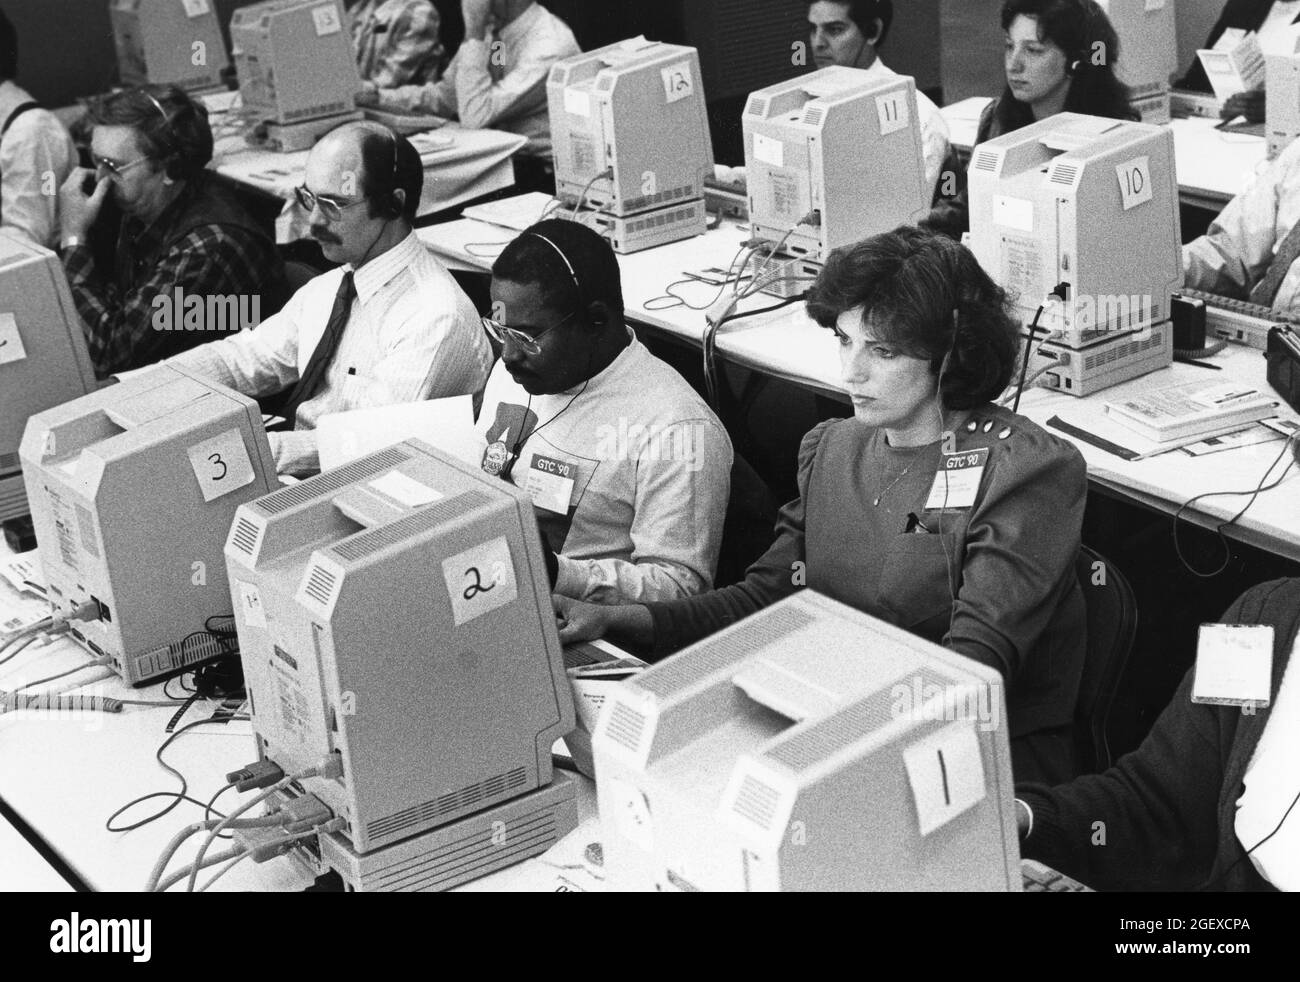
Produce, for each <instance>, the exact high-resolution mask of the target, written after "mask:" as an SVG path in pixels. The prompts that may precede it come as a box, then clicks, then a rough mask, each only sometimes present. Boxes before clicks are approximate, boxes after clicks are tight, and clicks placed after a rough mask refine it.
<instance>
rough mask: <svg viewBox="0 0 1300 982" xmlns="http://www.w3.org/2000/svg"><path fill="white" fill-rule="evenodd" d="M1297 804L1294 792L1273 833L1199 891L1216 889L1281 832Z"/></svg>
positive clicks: (1298, 797) (1299, 800)
mask: <svg viewBox="0 0 1300 982" xmlns="http://www.w3.org/2000/svg"><path fill="white" fill-rule="evenodd" d="M1297 802H1300V792H1296V796H1295V797H1294V798H1292V799H1291V804H1289V805H1287V809H1286V811H1285V812H1283V813H1282V817H1281V818H1280V819H1278V823H1277V824H1276V825H1275V826H1273V831H1272V832H1270V833H1269V834H1268V835H1266V836H1264V838H1262V839H1260V840H1259V841H1258V842H1256V843H1255V844H1254V845H1253V846H1251V847H1250V848H1249V849H1247V850H1246V851H1245V852H1243V853H1242V854H1241V855H1240V856H1238V857H1237V858H1236V860H1235V861H1234V862H1233V863H1232V865H1231V866H1229V867H1228V868H1227V869H1225V870H1224V871H1223V872H1222V873H1220V874H1219V875H1218V876H1216V877H1215V878H1214V879H1212V880H1210V882H1209V883H1206V884H1205V885H1204V886H1202V887H1201V888H1200V890H1201V891H1209V890H1213V889H1216V888H1217V887H1218V885H1219V884H1220V883H1221V882H1222V881H1223V880H1224V878H1226V877H1227V875H1228V874H1229V873H1231V872H1232V871H1233V870H1234V869H1236V868H1237V867H1238V866H1240V865H1241V862H1242V860H1244V859H1247V858H1248V857H1249V856H1250V854H1251V853H1253V852H1254V851H1255V850H1256V849H1258V848H1259V847H1260V846H1262V845H1263V844H1264V843H1265V842H1267V841H1268V840H1269V839H1271V838H1273V836H1275V835H1277V834H1278V832H1280V831H1282V826H1283V825H1285V824H1286V820H1287V819H1288V818H1290V817H1291V812H1292V811H1293V810H1294V809H1295V806H1296V803H1297Z"/></svg>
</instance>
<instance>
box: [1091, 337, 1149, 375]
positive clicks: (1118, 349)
mask: <svg viewBox="0 0 1300 982" xmlns="http://www.w3.org/2000/svg"><path fill="white" fill-rule="evenodd" d="M1163 344H1164V331H1163V329H1158V328H1152V329H1151V330H1150V331H1148V332H1147V333H1146V334H1145V335H1144V336H1141V337H1135V338H1133V339H1132V340H1131V341H1129V343H1128V344H1120V345H1115V346H1114V347H1111V348H1107V349H1105V350H1103V351H1098V352H1096V353H1095V354H1090V355H1085V356H1084V358H1083V367H1084V370H1085V371H1088V370H1091V369H1093V368H1098V367H1100V366H1102V365H1109V364H1110V363H1111V362H1114V361H1119V360H1121V359H1124V358H1129V357H1131V356H1133V355H1140V354H1142V353H1143V352H1145V351H1150V350H1151V349H1152V348H1159V347H1161V346H1162V345H1163Z"/></svg>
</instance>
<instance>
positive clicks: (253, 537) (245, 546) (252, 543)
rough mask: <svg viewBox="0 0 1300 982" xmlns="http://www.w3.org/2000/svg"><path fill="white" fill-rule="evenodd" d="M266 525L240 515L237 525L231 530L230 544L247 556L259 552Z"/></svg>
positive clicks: (236, 521) (236, 520)
mask: <svg viewBox="0 0 1300 982" xmlns="http://www.w3.org/2000/svg"><path fill="white" fill-rule="evenodd" d="M264 527H265V526H261V525H258V524H256V523H255V522H251V521H249V520H248V519H247V518H246V517H244V516H243V515H240V516H239V517H238V518H236V519H235V527H234V528H233V529H232V530H231V532H230V544H231V545H232V546H234V547H235V548H236V549H238V550H239V551H240V552H242V553H244V554H245V555H246V556H252V555H254V554H255V553H256V552H257V546H258V543H259V542H260V541H261V538H262V529H263V528H264Z"/></svg>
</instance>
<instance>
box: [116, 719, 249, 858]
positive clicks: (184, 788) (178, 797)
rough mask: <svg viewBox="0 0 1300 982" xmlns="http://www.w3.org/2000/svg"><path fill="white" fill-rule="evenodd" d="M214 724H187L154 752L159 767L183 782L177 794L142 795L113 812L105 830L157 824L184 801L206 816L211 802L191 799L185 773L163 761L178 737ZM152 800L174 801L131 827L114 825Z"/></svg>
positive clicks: (161, 792)
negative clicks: (121, 817)
mask: <svg viewBox="0 0 1300 982" xmlns="http://www.w3.org/2000/svg"><path fill="white" fill-rule="evenodd" d="M212 722H217V721H214V720H211V719H196V720H194V721H193V722H191V723H186V724H185V725H184V726H182V727H181V728H180V729H179V730H177V731H176V732H175V733H173V734H171V736H169V737H168V738H167V739H166V740H164V741H163V742H162V744H161V745H160V746H159V747H158V749H157V750H156V751H154V759H156V760H157V761H158V764H159V766H161V767H162V768H163V769H164V770H165V771H167V772H168V773H170V774H174V775H175V776H176V777H177V778H178V779H179V780H180V782H181V789H180V791H179V792H177V791H151V792H150V793H149V794H146V795H141V796H140V797H139V798H133V799H132V800H131V801H128V802H127V803H126V804H125V805H123V806H122V807H121V808H119V809H118V810H117V811H115V812H113V814H111V815H109V816H108V818H107V819H105V821H104V828H105V829H106V830H108V831H109V832H131V831H133V830H135V829H138V828H142V827H143V826H145V825H148V824H149V823H150V822H155V821H157V820H158V819H160V818H162V817H163V816H164V815H166V814H167V813H168V812H170V811H171V810H172V809H173V808H175V807H176V806H177V805H179V804H180V803H181V802H182V801H188V802H192V803H193V804H195V805H198V806H199V807H200V808H203V809H205V816H206V814H207V811H209V810H211V802H208V803H204V802H202V801H199V800H197V799H195V798H191V797H190V796H189V795H188V794H187V793H186V792H188V791H189V788H190V783H189V780H188V779H187V778H186V777H185V775H184V774H183V773H181V772H180V771H179V770H177V769H176V768H175V767H173V766H172V765H171V764H169V763H167V761H165V760H163V751H165V750H166V749H167V748H168V747H170V746H171V745H172V743H173V742H174V741H175V740H176V739H177V738H178V737H180V735H181V734H182V733H188V732H189V731H190V730H192V729H194V728H195V727H196V726H202V725H203V724H204V723H212ZM220 722H222V723H224V722H227V721H226V720H221V721H220ZM151 798H171V799H172V802H171V804H169V805H168V806H167V807H165V808H163V809H162V810H160V811H158V812H155V813H154V814H152V815H149V816H147V817H146V818H142V819H140V821H138V822H134V823H132V824H130V825H119V826H114V825H113V820H114V819H115V818H117V817H118V816H120V815H121V814H122V813H123V812H125V811H126V810H127V809H130V808H134V807H135V806H136V805H138V804H140V803H141V802H143V801H148V800H149V799H151ZM212 800H213V801H216V798H215V797H214V798H213V799H212ZM222 817H224V816H222Z"/></svg>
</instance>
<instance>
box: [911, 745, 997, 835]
mask: <svg viewBox="0 0 1300 982" xmlns="http://www.w3.org/2000/svg"><path fill="white" fill-rule="evenodd" d="M903 764H904V766H905V767H906V768H907V779H908V781H909V782H910V783H911V785H912V797H913V799H914V800H915V801H916V817H917V820H918V821H919V822H920V825H921V834H922V835H929V834H930V833H931V832H933V831H934V830H935V829H937V828H941V827H943V826H944V825H947V824H948V823H949V822H951V821H952V820H953V819H954V818H956V817H957V816H958V815H960V814H961V813H962V812H964V811H966V810H967V809H968V808H970V807H971V806H972V805H974V804H976V803H978V802H980V801H982V800H983V799H984V795H985V793H986V792H985V789H984V763H983V761H982V760H981V759H980V745H979V737H978V736H977V735H976V734H975V721H974V720H962V721H959V722H956V723H953V724H952V725H951V726H946V727H944V728H943V729H942V730H940V731H939V732H938V733H935V734H932V735H931V736H928V737H926V738H925V739H924V740H921V741H920V742H919V743H915V744H913V745H912V746H910V747H908V748H907V749H906V750H904V751H903Z"/></svg>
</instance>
